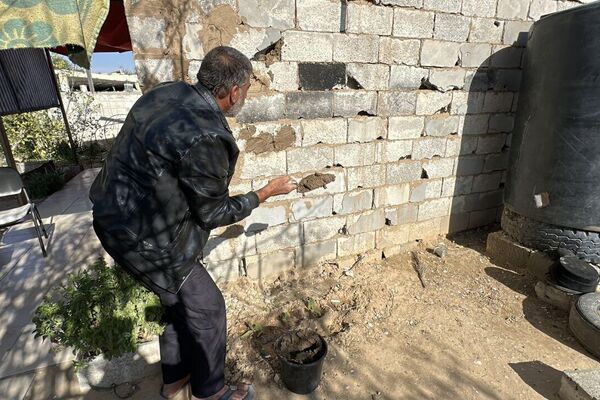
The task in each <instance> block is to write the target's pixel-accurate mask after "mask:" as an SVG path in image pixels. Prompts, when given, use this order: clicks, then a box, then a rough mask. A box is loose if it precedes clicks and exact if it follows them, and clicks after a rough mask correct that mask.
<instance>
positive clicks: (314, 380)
mask: <svg viewBox="0 0 600 400" xmlns="http://www.w3.org/2000/svg"><path fill="white" fill-rule="evenodd" d="M286 335H287V334H286ZM317 335H318V336H319V339H321V344H322V347H321V350H320V351H319V353H318V354H317V355H316V356H315V358H316V359H315V360H314V361H312V362H310V363H306V364H298V363H295V362H292V361H290V360H287V359H286V357H285V356H284V355H283V354H282V352H281V341H282V340H283V338H284V336H285V335H283V336H281V337H279V338H278V339H277V341H276V342H275V353H276V354H277V358H279V362H280V373H279V375H280V377H281V380H282V382H283V384H284V385H285V387H286V388H288V390H290V391H292V392H294V393H297V394H309V393H311V392H313V391H314V390H315V389H316V388H317V386H319V383H320V382H321V373H322V371H323V362H324V361H325V356H326V355H327V342H326V341H325V339H323V337H322V336H321V335H319V334H317Z"/></svg>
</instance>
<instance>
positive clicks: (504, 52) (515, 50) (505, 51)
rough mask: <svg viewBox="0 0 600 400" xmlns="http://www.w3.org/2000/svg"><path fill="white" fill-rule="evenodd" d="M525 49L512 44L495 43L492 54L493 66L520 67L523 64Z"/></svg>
mask: <svg viewBox="0 0 600 400" xmlns="http://www.w3.org/2000/svg"><path fill="white" fill-rule="evenodd" d="M522 58H523V49H522V48H519V47H513V46H510V45H495V46H494V47H493V54H492V64H491V66H492V67H498V68H518V67H520V66H521V61H522Z"/></svg>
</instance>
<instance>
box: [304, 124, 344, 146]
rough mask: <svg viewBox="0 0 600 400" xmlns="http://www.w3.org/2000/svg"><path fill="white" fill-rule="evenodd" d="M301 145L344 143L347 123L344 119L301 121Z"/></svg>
mask: <svg viewBox="0 0 600 400" xmlns="http://www.w3.org/2000/svg"><path fill="white" fill-rule="evenodd" d="M301 124H302V129H303V131H304V135H303V139H302V145H303V146H311V145H314V144H318V143H327V144H336V143H346V141H347V136H348V123H347V121H346V119H344V118H334V119H312V120H302V122H301Z"/></svg>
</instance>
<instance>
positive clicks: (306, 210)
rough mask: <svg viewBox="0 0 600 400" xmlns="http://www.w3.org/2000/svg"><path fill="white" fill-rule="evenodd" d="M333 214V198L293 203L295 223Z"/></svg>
mask: <svg viewBox="0 0 600 400" xmlns="http://www.w3.org/2000/svg"><path fill="white" fill-rule="evenodd" d="M332 212H333V197H332V196H327V197H311V198H304V199H300V200H296V201H294V202H293V203H292V216H293V217H294V220H295V221H300V220H303V219H313V218H322V217H329V216H331V215H332Z"/></svg>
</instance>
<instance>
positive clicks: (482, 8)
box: [462, 0, 498, 17]
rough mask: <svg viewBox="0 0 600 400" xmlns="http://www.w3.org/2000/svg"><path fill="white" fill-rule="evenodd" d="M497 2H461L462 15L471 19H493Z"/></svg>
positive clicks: (471, 0) (484, 0)
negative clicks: (471, 17)
mask: <svg viewBox="0 0 600 400" xmlns="http://www.w3.org/2000/svg"><path fill="white" fill-rule="evenodd" d="M497 2H498V1H497V0H463V3H462V14H463V15H468V16H473V17H494V16H495V15H496V5H497Z"/></svg>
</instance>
